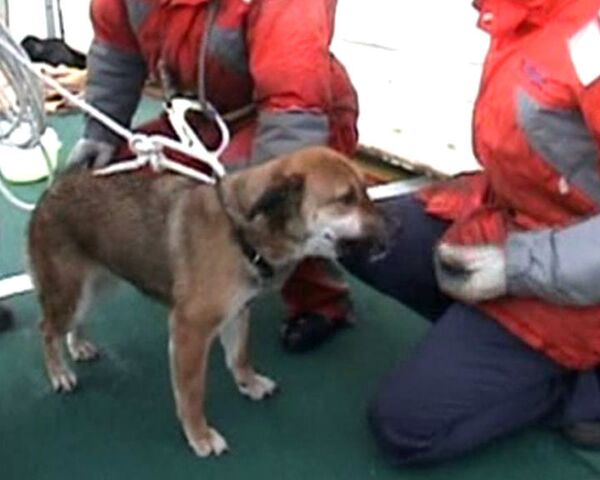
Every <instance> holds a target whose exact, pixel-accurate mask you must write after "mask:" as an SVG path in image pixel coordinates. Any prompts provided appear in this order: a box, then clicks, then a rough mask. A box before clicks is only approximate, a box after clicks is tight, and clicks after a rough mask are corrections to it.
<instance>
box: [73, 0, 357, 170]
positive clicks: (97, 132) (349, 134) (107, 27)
mask: <svg viewBox="0 0 600 480" xmlns="http://www.w3.org/2000/svg"><path fill="white" fill-rule="evenodd" d="M211 4H213V5H215V8H216V16H215V18H214V19H213V20H212V21H211V20H210V19H209V18H210V13H209V11H210V9H211V8H212V7H211V6H210V5H211ZM335 8H336V0H311V1H306V0H286V1H279V0H220V1H216V0H93V2H92V22H93V25H94V31H95V38H94V42H93V45H92V48H91V50H90V55H89V69H90V74H89V83H88V99H89V100H90V101H91V103H93V104H94V105H96V106H97V107H99V108H101V109H102V110H104V111H106V112H107V113H109V114H111V115H112V116H114V117H116V118H117V119H118V120H120V121H121V122H122V123H125V124H129V122H130V121H131V116H132V114H133V111H134V110H135V107H136V106H137V103H138V101H139V96H140V92H141V88H142V84H143V81H144V80H145V79H146V77H147V76H148V75H154V76H156V77H158V76H159V69H158V65H159V62H160V61H161V60H163V61H164V62H165V64H166V66H167V68H168V70H169V72H170V73H171V74H172V76H173V77H174V78H175V80H176V83H177V87H178V90H179V91H181V92H182V93H191V94H193V95H195V94H197V92H198V83H199V78H200V76H199V69H201V68H202V67H203V65H199V63H200V62H199V57H200V55H201V51H202V48H203V44H204V41H205V40H206V39H207V46H206V60H205V65H204V66H205V71H204V73H203V74H202V77H203V79H204V81H205V86H206V87H205V91H206V95H207V98H208V100H209V101H210V102H211V103H212V104H213V105H214V106H215V107H216V108H217V109H218V111H219V112H220V113H221V114H226V113H228V112H231V111H235V110H237V109H239V108H242V107H246V106H248V105H249V104H251V103H254V104H255V105H256V109H257V115H255V116H254V118H253V120H254V121H253V122H250V123H251V125H248V122H245V123H243V128H244V130H245V131H244V134H243V135H242V137H243V138H244V139H245V140H244V141H245V142H246V143H250V144H248V145H245V149H246V154H247V155H248V156H251V157H252V160H253V161H262V160H265V159H268V158H270V157H272V156H274V155H277V154H280V153H284V152H287V151H290V150H294V149H296V148H299V147H301V146H305V145H309V144H327V143H328V144H330V145H331V146H333V147H334V148H337V149H338V150H341V151H343V152H346V153H352V152H353V151H354V149H355V147H356V142H357V132H356V117H357V109H358V107H357V99H356V94H355V91H354V88H353V87H352V84H351V82H350V80H349V78H348V76H347V74H346V71H345V70H344V68H343V66H342V65H341V64H340V63H339V62H338V61H337V59H336V58H335V57H334V56H333V55H332V54H331V53H330V52H329V44H330V41H331V37H332V34H333V25H334V17H335ZM207 29H209V30H210V33H209V34H207V32H206V31H207ZM239 128H242V127H240V126H239V125H237V124H235V125H232V130H233V134H234V136H235V134H236V133H238V130H239ZM249 130H251V131H250V132H249ZM85 136H86V137H92V138H96V139H101V140H109V141H110V140H114V138H112V137H111V135H110V134H108V133H107V132H106V131H105V130H104V129H103V128H102V127H101V126H99V125H98V124H96V123H95V122H94V121H90V122H89V124H88V127H87V129H86V133H85ZM235 142H236V139H235V138H234V139H233V143H234V144H235ZM238 150H240V149H239V148H238ZM241 150H242V151H243V150H244V148H242V149H241ZM226 156H227V155H226Z"/></svg>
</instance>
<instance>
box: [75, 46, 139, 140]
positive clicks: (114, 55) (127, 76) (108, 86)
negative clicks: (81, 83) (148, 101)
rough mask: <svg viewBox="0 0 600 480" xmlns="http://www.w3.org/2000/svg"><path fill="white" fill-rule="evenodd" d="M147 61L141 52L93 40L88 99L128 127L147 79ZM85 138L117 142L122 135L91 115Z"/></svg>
mask: <svg viewBox="0 0 600 480" xmlns="http://www.w3.org/2000/svg"><path fill="white" fill-rule="evenodd" d="M146 75H147V71H146V65H145V63H144V60H143V58H142V57H141V55H139V54H135V53H128V52H123V51H122V50H118V49H115V48H114V47H111V46H109V45H106V44H104V43H102V42H99V41H97V40H94V42H93V43H92V46H91V48H90V52H89V55H88V83H87V90H86V100H87V101H88V102H89V103H91V104H92V105H93V106H94V107H96V108H98V109H100V110H102V111H103V112H104V113H106V114H107V115H109V116H110V117H112V118H113V119H114V120H116V121H118V122H119V123H120V124H121V125H123V126H125V127H129V126H130V123H131V119H132V117H133V114H134V113H135V110H136V108H137V106H138V103H139V101H140V97H141V94H142V89H143V87H144V82H145V80H146ZM83 136H84V137H85V138H89V139H92V140H99V141H103V142H107V143H112V144H116V143H119V142H120V141H121V140H122V139H121V138H120V137H118V136H116V135H115V134H113V133H112V132H111V131H109V130H107V129H106V128H105V127H103V126H102V125H101V124H100V123H98V122H97V121H96V120H94V119H92V118H88V119H87V122H86V126H85V131H84V135H83Z"/></svg>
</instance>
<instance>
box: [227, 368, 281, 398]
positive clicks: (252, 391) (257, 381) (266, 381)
mask: <svg viewBox="0 0 600 480" xmlns="http://www.w3.org/2000/svg"><path fill="white" fill-rule="evenodd" d="M237 385H238V390H239V391H240V393H241V394H242V395H246V396H247V397H250V398H251V399H252V400H262V399H263V398H265V397H269V396H271V395H273V393H275V391H276V390H277V383H275V382H274V381H273V380H271V379H270V378H268V377H265V376H263V375H259V374H258V373H254V374H252V375H248V376H246V378H244V379H243V380H241V381H238V384H237Z"/></svg>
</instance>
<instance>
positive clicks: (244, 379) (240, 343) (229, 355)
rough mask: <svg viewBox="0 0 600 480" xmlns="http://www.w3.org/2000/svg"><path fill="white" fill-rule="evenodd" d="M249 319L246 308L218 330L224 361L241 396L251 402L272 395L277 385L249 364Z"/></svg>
mask: <svg viewBox="0 0 600 480" xmlns="http://www.w3.org/2000/svg"><path fill="white" fill-rule="evenodd" d="M249 317H250V314H249V311H248V308H247V307H244V308H243V309H242V311H241V312H240V313H239V315H236V316H234V317H233V318H231V319H229V320H228V321H226V322H224V323H223V324H222V325H221V327H220V329H219V336H220V339H221V344H222V345H223V349H224V350H225V361H226V362H227V367H228V368H229V370H230V371H231V373H232V375H233V379H234V380H235V383H236V384H237V386H238V390H239V391H240V392H241V393H242V395H246V396H248V397H250V398H251V399H252V400H262V399H263V398H265V397H267V396H269V395H271V394H273V392H275V389H276V388H277V384H276V383H275V382H274V381H273V380H271V379H270V378H268V377H265V376H263V375H259V374H258V373H256V371H255V370H254V368H253V367H252V364H251V362H250V355H249V351H248V333H249V324H248V319H249Z"/></svg>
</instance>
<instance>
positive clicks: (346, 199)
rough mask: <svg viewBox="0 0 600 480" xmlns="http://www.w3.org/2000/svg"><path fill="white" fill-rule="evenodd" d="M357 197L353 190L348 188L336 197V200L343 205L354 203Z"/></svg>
mask: <svg viewBox="0 0 600 480" xmlns="http://www.w3.org/2000/svg"><path fill="white" fill-rule="evenodd" d="M356 200H357V197H356V192H355V191H354V190H348V191H347V192H346V193H344V194H343V195H341V196H340V197H338V199H337V201H338V202H339V203H342V204H344V205H352V204H354V203H356Z"/></svg>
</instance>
